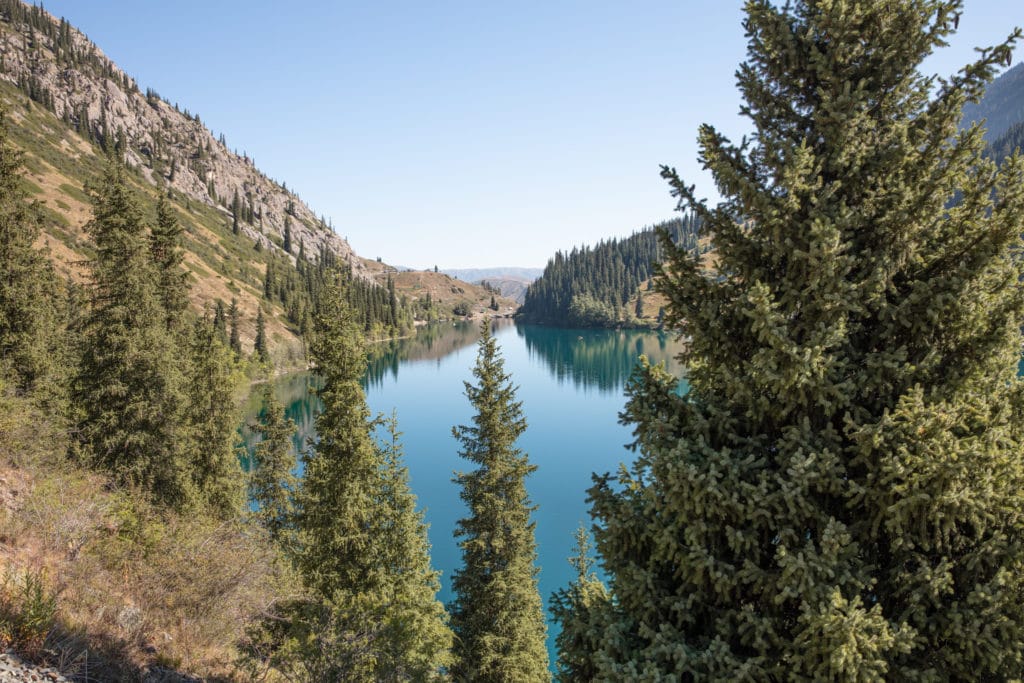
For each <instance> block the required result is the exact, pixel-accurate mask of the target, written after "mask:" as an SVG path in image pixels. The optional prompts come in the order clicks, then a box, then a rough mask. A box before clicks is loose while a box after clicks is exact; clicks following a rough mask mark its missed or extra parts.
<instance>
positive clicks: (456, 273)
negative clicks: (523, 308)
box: [442, 267, 544, 305]
mask: <svg viewBox="0 0 1024 683" xmlns="http://www.w3.org/2000/svg"><path fill="white" fill-rule="evenodd" d="M442 272H443V273H445V274H447V275H451V276H452V277H454V278H458V279H460V280H463V281H465V282H472V283H475V284H487V285H489V286H491V287H495V288H497V290H498V291H499V292H501V295H502V296H504V297H508V298H509V299H512V300H513V301H515V302H516V303H517V304H520V305H522V303H523V301H524V300H525V299H526V288H527V287H529V286H530V283H531V282H533V281H534V280H536V279H537V278H539V277H540V276H541V275H542V274H543V273H544V269H543V268H517V267H508V268H452V269H450V270H444V271H442Z"/></svg>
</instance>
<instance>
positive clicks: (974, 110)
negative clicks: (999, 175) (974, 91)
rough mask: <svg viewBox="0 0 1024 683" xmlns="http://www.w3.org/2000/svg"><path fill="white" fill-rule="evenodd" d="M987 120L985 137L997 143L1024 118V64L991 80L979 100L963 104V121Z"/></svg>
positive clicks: (991, 142) (990, 142)
mask: <svg viewBox="0 0 1024 683" xmlns="http://www.w3.org/2000/svg"><path fill="white" fill-rule="evenodd" d="M982 119H984V120H985V140H986V141H988V142H989V144H993V143H995V141H996V140H998V139H999V138H1000V137H1002V136H1003V135H1004V134H1005V133H1006V132H1007V131H1008V130H1009V129H1010V127H1011V126H1013V125H1014V124H1015V123H1019V122H1021V121H1024V64H1018V65H1017V66H1015V67H1013V68H1012V69H1010V70H1008V71H1006V72H1005V73H1003V74H1002V75H1000V76H999V78H997V79H995V80H994V81H992V83H990V84H989V86H988V87H987V88H986V89H985V96H984V97H983V98H981V101H979V102H978V103H976V104H975V103H973V102H968V103H967V104H966V105H964V115H963V119H962V123H963V124H967V123H971V122H974V121H981V120H982Z"/></svg>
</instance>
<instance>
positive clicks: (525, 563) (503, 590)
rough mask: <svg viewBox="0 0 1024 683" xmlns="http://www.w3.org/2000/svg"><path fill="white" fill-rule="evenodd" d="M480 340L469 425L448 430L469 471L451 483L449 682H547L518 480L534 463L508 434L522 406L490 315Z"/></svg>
mask: <svg viewBox="0 0 1024 683" xmlns="http://www.w3.org/2000/svg"><path fill="white" fill-rule="evenodd" d="M480 332H481V337H480V343H479V350H478V354H477V360H476V366H475V367H474V369H473V375H474V377H476V380H477V384H475V385H474V384H470V383H469V382H465V390H466V397H467V398H468V399H469V402H470V403H471V404H472V405H473V408H474V409H475V410H476V414H475V415H474V416H473V424H472V425H460V426H458V427H455V428H454V429H453V430H452V432H453V434H454V436H455V438H456V439H457V440H458V441H459V443H460V444H461V450H460V452H459V454H460V455H461V456H462V457H464V458H466V459H467V460H469V461H470V462H471V463H473V464H474V465H476V466H477V469H475V470H473V471H471V472H466V473H458V474H456V476H455V479H454V480H455V482H457V483H458V484H459V485H460V486H461V487H462V492H461V494H460V495H461V497H462V500H463V501H464V502H465V503H466V505H467V507H468V508H469V517H466V518H463V519H460V520H459V521H458V523H457V525H456V530H455V536H456V538H459V539H461V540H460V541H459V547H460V549H461V550H462V568H460V569H458V570H457V571H456V572H455V574H454V577H453V579H452V592H453V593H454V594H455V599H454V602H453V603H452V605H451V612H452V628H453V630H454V631H455V660H456V661H455V664H454V666H453V667H452V676H453V678H454V679H455V680H457V681H484V682H487V681H493V682H503V683H512V682H513V681H515V682H520V683H521V682H530V681H549V680H551V674H550V673H549V672H548V656H547V649H546V647H545V642H544V641H545V638H546V635H547V626H546V624H545V622H544V610H543V606H542V603H541V599H540V594H539V593H538V590H537V567H536V560H537V550H536V542H535V541H534V526H535V525H534V523H533V522H531V521H530V513H531V512H532V511H533V510H534V509H535V508H534V506H533V505H531V503H530V499H529V496H528V495H527V492H526V477H527V475H529V474H530V473H531V472H533V471H534V470H535V469H536V465H531V464H530V462H529V460H528V458H527V456H526V454H525V453H523V452H522V451H521V450H520V449H519V448H517V447H516V445H515V443H516V440H517V439H518V438H519V436H520V435H522V433H523V432H524V431H525V430H526V418H525V417H523V411H522V404H521V403H520V402H518V401H516V398H515V396H516V389H515V387H514V386H513V385H512V383H511V378H510V375H509V374H508V373H506V372H505V362H504V360H503V359H502V357H501V355H500V353H499V350H498V343H497V341H496V340H495V339H494V336H493V334H492V333H491V326H490V322H489V321H484V322H483V323H482V324H481V327H480Z"/></svg>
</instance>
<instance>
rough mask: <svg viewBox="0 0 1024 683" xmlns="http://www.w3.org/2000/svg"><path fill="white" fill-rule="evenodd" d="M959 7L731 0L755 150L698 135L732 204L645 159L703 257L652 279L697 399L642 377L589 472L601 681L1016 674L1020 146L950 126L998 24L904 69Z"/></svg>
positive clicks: (704, 132) (1021, 528)
mask: <svg viewBox="0 0 1024 683" xmlns="http://www.w3.org/2000/svg"><path fill="white" fill-rule="evenodd" d="M960 9H961V7H960V3H959V2H933V1H927V2H926V1H912V0H885V1H874V0H871V1H868V0H864V1H853V0H838V1H836V2H807V1H801V0H796V1H794V2H792V3H786V4H785V5H784V6H782V7H777V6H775V5H774V4H773V3H772V2H769V1H767V0H751V1H749V2H748V3H747V5H746V12H747V19H746V22H745V27H746V30H747V35H748V37H749V52H748V60H747V62H746V63H745V64H744V65H743V66H741V67H740V69H739V72H738V80H739V87H740V90H741V92H742V94H743V96H744V98H745V100H746V105H745V107H744V109H743V111H744V113H745V114H746V116H748V117H749V119H750V120H751V122H752V124H753V127H754V136H753V138H752V143H751V144H750V145H746V144H744V145H740V146H734V145H732V144H730V143H729V142H728V141H727V140H726V139H725V138H724V137H723V136H721V135H720V134H719V133H717V132H716V131H715V130H714V129H712V128H710V127H703V128H702V129H701V132H700V143H701V156H702V161H703V163H704V164H706V166H707V167H708V168H709V169H710V170H711V171H712V173H713V174H714V177H715V179H716V182H717V184H718V187H719V189H720V192H721V194H722V196H723V197H725V198H726V199H725V201H724V202H723V203H722V204H720V205H719V206H718V207H717V208H715V209H708V208H706V207H705V206H702V205H701V204H700V203H697V202H695V201H694V196H693V193H692V189H691V188H688V187H687V186H685V185H684V184H683V183H682V182H681V181H680V180H679V178H678V177H677V176H676V174H675V172H674V170H672V169H665V170H664V175H665V176H666V177H667V178H668V179H669V181H670V183H671V184H672V186H673V188H674V190H675V192H676V193H677V194H678V195H679V196H680V198H681V202H680V203H681V204H682V205H683V206H684V207H686V206H691V207H693V208H695V209H696V210H697V211H698V213H699V214H700V215H701V217H702V218H703V219H704V221H705V226H706V231H707V234H708V235H709V236H710V237H711V240H712V244H713V247H714V249H715V253H716V255H717V264H716V272H713V273H709V272H704V271H703V270H702V268H701V264H700V263H699V261H698V260H697V259H696V258H695V257H693V256H691V255H689V254H686V253H683V252H681V251H676V252H675V253H674V255H672V256H671V257H670V258H669V259H668V260H667V261H666V263H665V264H664V267H663V268H662V272H661V279H660V285H659V290H660V291H661V292H662V293H663V294H664V295H666V296H667V297H668V299H669V300H670V306H669V321H670V323H671V324H673V325H675V326H677V327H678V329H680V330H681V331H682V334H683V335H684V337H685V338H687V339H688V345H687V350H686V351H685V352H684V353H683V355H682V360H683V361H684V362H685V363H686V365H687V367H688V368H689V377H688V380H689V384H690V391H689V393H688V395H687V396H685V397H683V398H680V397H679V396H677V395H676V394H675V393H673V391H672V388H673V385H674V382H673V380H671V379H670V378H668V377H667V376H666V375H665V374H664V373H663V372H660V371H658V370H656V369H653V368H645V369H643V370H641V371H640V372H639V373H638V374H637V375H636V376H635V377H634V379H633V380H632V381H631V384H630V388H629V393H630V396H631V398H630V400H629V403H628V405H627V409H626V412H625V415H624V418H625V419H626V420H627V421H629V422H632V423H635V425H636V436H637V442H638V445H639V448H640V451H641V454H640V456H639V457H638V459H637V461H636V464H635V466H634V467H633V468H632V470H631V471H628V472H623V473H622V474H621V475H620V477H619V478H618V481H617V483H616V482H613V481H612V480H610V479H609V478H607V477H605V478H603V479H599V480H598V483H597V485H596V486H595V487H594V488H593V489H592V490H591V495H592V500H593V505H594V511H595V513H596V514H597V516H598V520H599V524H598V525H597V531H596V539H597V545H598V549H599V552H600V554H601V556H602V557H603V562H604V567H605V568H606V570H607V571H608V574H609V577H610V580H611V584H610V587H611V590H612V592H613V594H614V599H613V606H614V607H613V609H614V610H615V613H614V621H615V623H616V625H615V627H614V628H613V629H612V630H610V631H609V632H607V633H604V634H602V636H603V642H602V648H601V649H600V651H599V652H597V653H596V657H595V658H596V660H597V661H598V664H599V670H600V673H599V675H598V676H597V678H599V679H601V680H631V681H654V680H668V679H671V680H750V681H769V680H778V681H781V680H790V681H795V680H844V681H860V680H882V679H886V680H899V681H924V680H930V681H931V680H977V679H986V680H995V679H1004V678H1014V677H1019V676H1020V675H1021V673H1022V654H1024V601H1022V600H1021V594H1022V590H1024V498H1022V493H1021V492H1022V491H1024V459H1022V458H1021V454H1022V447H1024V440H1022V433H1021V430H1022V428H1024V419H1022V418H1024V411H1022V401H1021V395H1022V392H1021V384H1020V383H1019V382H1018V380H1017V377H1016V374H1017V363H1018V360H1019V359H1020V349H1021V325H1022V324H1024V296H1022V289H1021V285H1020V282H1021V277H1022V275H1024V273H1022V267H1021V232H1022V231H1024V164H1022V163H1021V160H1020V159H1019V158H1013V159H1010V160H1008V161H1006V162H1005V163H1004V165H1003V167H1002V169H1001V170H997V169H996V168H995V166H994V165H993V164H992V163H991V162H989V161H987V160H984V159H983V158H982V155H981V152H982V147H983V142H982V137H981V131H980V130H978V129H977V128H972V129H969V130H965V131H958V129H957V126H958V123H959V122H960V116H961V114H960V112H961V106H962V105H963V104H964V102H965V101H967V100H968V99H973V98H977V97H978V96H979V95H980V94H981V92H982V89H983V87H984V85H985V83H986V82H987V81H988V80H989V79H990V78H991V77H992V75H993V73H994V70H995V68H996V67H997V66H998V65H999V64H1000V63H1003V62H1007V61H1008V60H1009V54H1010V44H1009V43H1007V44H1003V45H1000V46H998V47H996V48H994V49H989V50H987V51H984V52H982V53H981V57H980V59H979V61H978V62H977V63H975V64H972V65H970V66H968V67H966V68H965V69H964V70H963V71H962V72H961V73H960V74H959V75H957V76H954V77H953V78H951V79H950V80H948V81H946V80H941V81H938V82H936V81H933V80H930V79H926V78H923V77H922V76H921V75H920V74H919V72H918V67H919V66H920V64H921V61H922V60H923V59H924V58H925V56H927V55H928V54H929V53H930V52H931V51H932V49H933V48H935V47H937V46H941V45H943V39H944V38H945V37H946V36H948V35H949V34H950V33H951V32H952V31H953V30H954V26H955V24H956V23H957V21H958V17H959V13H960ZM1017 35H1018V32H1015V33H1014V35H1013V36H1011V42H1012V40H1016V38H1017Z"/></svg>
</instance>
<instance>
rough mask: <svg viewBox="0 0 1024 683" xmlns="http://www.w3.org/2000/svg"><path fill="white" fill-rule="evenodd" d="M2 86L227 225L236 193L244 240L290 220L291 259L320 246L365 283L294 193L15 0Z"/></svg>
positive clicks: (0, 63)
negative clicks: (211, 210)
mask: <svg viewBox="0 0 1024 683" xmlns="http://www.w3.org/2000/svg"><path fill="white" fill-rule="evenodd" d="M0 79H2V80H6V81H8V82H10V83H12V84H14V85H17V86H20V87H21V88H22V89H24V90H27V91H28V92H29V94H30V96H31V98H32V99H33V100H35V101H37V102H39V103H40V104H42V105H43V106H45V107H47V108H48V109H50V110H51V111H53V112H54V114H55V115H56V116H58V117H60V118H62V119H63V120H64V121H65V122H67V123H69V124H71V125H73V126H75V127H76V128H77V129H78V131H79V133H81V134H82V135H83V136H85V137H88V138H90V139H92V140H96V141H99V142H100V143H101V145H102V146H103V147H104V148H105V149H111V150H116V151H117V152H119V153H122V154H123V155H124V158H125V159H126V161H127V163H128V164H130V165H131V166H134V167H136V168H138V169H139V170H140V171H141V172H142V174H143V175H144V177H146V178H147V179H148V180H149V181H150V182H152V183H154V184H156V185H158V186H160V187H170V188H173V190H175V191H177V192H180V193H181V194H182V195H184V196H187V197H188V198H190V199H191V200H193V201H198V202H203V203H206V204H208V205H211V206H217V207H218V208H219V209H220V210H221V211H222V212H223V214H224V219H225V221H226V222H228V223H230V222H231V221H232V211H231V208H232V206H233V204H234V198H235V196H236V195H237V197H238V199H239V202H240V208H241V211H240V212H239V213H240V214H241V215H240V217H239V226H238V227H239V230H240V232H242V233H244V234H246V235H247V236H248V237H249V238H250V239H252V240H254V241H261V242H262V243H263V244H264V246H265V247H274V244H273V242H272V240H270V239H269V238H270V237H271V236H274V237H277V238H278V240H279V241H280V240H283V237H284V231H285V221H286V220H289V221H290V223H291V231H292V236H291V238H292V245H293V253H294V252H297V251H298V245H299V244H300V242H301V243H303V244H304V247H305V250H306V253H307V254H309V255H311V256H315V255H316V254H317V253H318V252H319V251H320V250H321V249H327V250H329V251H330V252H333V253H334V254H336V255H337V256H338V258H339V260H341V261H345V262H348V263H350V264H351V265H352V266H353V270H354V272H355V273H356V274H357V275H360V276H362V277H367V273H366V272H365V267H364V265H363V263H362V261H361V259H360V258H359V257H358V256H357V255H356V254H355V253H354V251H353V250H352V248H351V246H350V245H349V244H348V242H346V241H345V240H344V239H343V238H342V237H340V236H338V235H337V234H336V233H334V232H333V231H332V230H331V229H330V228H329V227H328V226H327V225H326V224H325V223H324V221H323V220H322V219H320V218H318V217H317V216H316V214H314V213H313V211H312V210H311V209H310V208H309V207H308V206H306V204H305V203H303V202H302V200H301V199H299V198H298V196H296V195H295V194H294V193H293V192H290V191H289V190H287V189H285V187H284V186H283V185H281V184H279V183H277V182H275V181H273V180H271V179H270V178H268V177H267V176H266V175H264V174H263V173H262V172H260V171H259V170H258V169H257V168H256V167H255V166H254V164H253V162H252V160H251V159H249V158H248V157H246V156H239V155H237V154H235V153H234V152H232V151H231V150H230V149H228V148H227V146H226V145H225V144H224V141H223V138H220V139H218V138H216V137H215V136H214V135H213V133H212V132H211V131H210V130H209V129H208V128H206V126H204V125H203V124H202V122H201V120H200V118H199V116H198V115H192V114H190V113H189V112H188V110H187V109H186V110H185V111H183V112H182V111H179V110H177V109H176V108H175V107H174V106H172V105H170V104H169V103H168V102H166V101H164V100H163V99H161V98H160V97H159V95H157V94H156V93H155V92H153V91H151V90H147V91H146V92H145V93H143V92H141V91H140V90H139V88H138V84H137V83H136V81H135V79H133V78H131V77H130V76H128V75H127V74H125V73H124V72H123V71H122V70H121V69H120V68H119V67H118V66H117V65H116V64H114V63H113V61H111V60H110V59H109V58H108V57H107V56H106V55H104V54H103V52H102V51H101V50H100V49H99V48H98V47H97V46H96V45H95V44H93V43H92V42H91V41H90V40H89V39H88V38H87V37H86V36H85V35H84V34H82V33H81V32H80V31H78V30H77V29H75V28H74V27H72V26H71V25H70V24H68V23H67V22H66V21H64V20H63V19H60V20H58V19H55V18H54V17H53V16H52V15H50V14H49V13H47V12H45V11H44V10H42V9H41V8H39V7H29V6H27V5H24V4H22V3H21V2H20V0H3V1H2V2H0ZM247 218H251V223H250V222H249V221H248V220H246V219H247Z"/></svg>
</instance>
